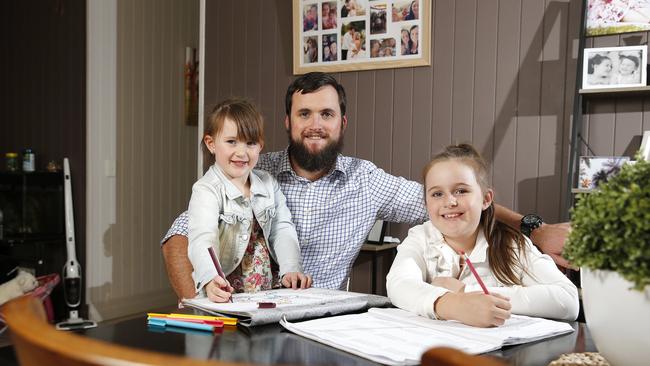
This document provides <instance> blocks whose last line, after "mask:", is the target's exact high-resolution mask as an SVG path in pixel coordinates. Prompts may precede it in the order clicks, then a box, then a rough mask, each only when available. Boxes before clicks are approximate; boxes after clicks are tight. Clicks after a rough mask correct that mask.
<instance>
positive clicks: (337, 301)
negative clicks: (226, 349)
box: [183, 288, 390, 326]
mask: <svg viewBox="0 0 650 366" xmlns="http://www.w3.org/2000/svg"><path fill="white" fill-rule="evenodd" d="M232 300H233V302H231V303H229V302H227V303H215V302H212V301H210V300H209V299H208V298H207V297H196V298H193V299H183V305H187V306H189V307H193V308H196V309H199V310H202V311H205V312H207V313H210V314H216V315H224V316H236V317H237V318H239V324H241V325H244V326H254V325H261V324H269V323H277V322H279V321H280V319H282V318H286V319H287V320H289V321H299V320H304V319H311V318H317V317H323V316H332V315H338V314H345V313H351V312H355V311H363V310H366V309H368V308H371V307H381V306H389V305H390V301H389V300H388V298H387V297H385V296H378V295H368V294H361V293H356V292H347V291H339V290H328V289H320V288H308V289H300V290H292V289H287V288H284V289H277V290H268V291H259V292H254V293H239V294H233V295H232ZM260 304H262V305H261V306H260ZM269 304H272V307H269Z"/></svg>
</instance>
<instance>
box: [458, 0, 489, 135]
mask: <svg viewBox="0 0 650 366" xmlns="http://www.w3.org/2000/svg"><path fill="white" fill-rule="evenodd" d="M454 3H455V9H454V18H455V22H454V43H455V44H462V45H464V46H463V47H454V48H453V53H452V55H453V62H452V69H451V74H452V75H453V89H452V90H453V95H452V102H451V103H452V107H451V110H452V112H451V142H452V143H462V142H468V141H472V124H473V122H472V114H473V111H474V80H475V67H474V64H475V63H476V62H481V58H482V56H483V55H476V54H475V49H476V17H477V16H476V7H477V4H476V0H473V1H456V2H454ZM477 57H478V61H477Z"/></svg>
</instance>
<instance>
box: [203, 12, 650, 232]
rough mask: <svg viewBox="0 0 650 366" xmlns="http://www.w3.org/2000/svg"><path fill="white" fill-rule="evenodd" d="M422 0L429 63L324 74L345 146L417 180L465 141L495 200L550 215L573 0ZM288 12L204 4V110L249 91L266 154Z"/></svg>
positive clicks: (563, 120) (282, 86)
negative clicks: (337, 85)
mask: <svg viewBox="0 0 650 366" xmlns="http://www.w3.org/2000/svg"><path fill="white" fill-rule="evenodd" d="M432 3H433V5H432V14H433V15H432V19H433V25H432V29H433V31H432V33H433V34H432V36H431V47H432V65H431V66H429V67H418V68H407V69H393V70H379V71H361V72H346V73H339V74H336V77H337V78H339V79H340V81H341V82H342V83H343V85H344V86H345V88H346V90H347V93H348V104H349V108H348V117H349V121H350V123H349V127H348V130H347V132H346V137H345V138H346V140H345V143H346V146H345V153H346V154H349V155H353V156H357V157H361V158H365V159H369V160H372V161H374V162H375V163H377V165H379V166H380V167H382V168H384V169H385V170H387V171H390V172H392V173H394V174H397V175H403V176H406V177H410V178H412V179H419V176H420V170H421V168H422V167H423V166H424V164H425V163H426V162H427V160H428V158H429V157H430V156H431V154H432V153H435V152H437V151H439V150H440V149H441V148H442V147H444V146H445V145H447V144H450V143H456V142H464V141H471V142H472V143H473V144H474V145H476V146H477V147H478V148H479V149H480V151H482V152H483V154H484V156H485V158H486V159H487V160H488V161H489V162H490V163H491V164H492V171H491V174H492V178H491V179H492V182H493V185H494V186H495V188H496V199H497V202H499V203H501V204H503V205H505V206H507V207H511V208H515V209H516V210H518V211H520V212H524V213H527V212H533V211H534V212H538V213H539V214H541V215H542V216H543V217H544V218H545V219H546V220H547V221H549V222H557V221H559V220H560V219H561V218H562V216H563V214H564V210H563V207H562V206H563V202H564V194H565V193H564V192H565V191H566V184H567V183H566V175H567V162H568V145H569V138H570V134H569V131H570V130H569V128H570V120H571V113H572V101H573V93H574V85H575V79H576V77H575V75H576V74H575V68H576V56H577V44H578V42H577V38H578V28H579V26H580V14H581V13H580V12H581V9H580V8H581V3H582V1H581V0H546V1H544V0H500V1H499V0H463V1H452V0H438V1H436V0H433V1H432ZM291 10H292V9H291V1H286V0H274V1H254V0H247V1H233V0H230V1H224V0H220V1H213V0H208V1H207V9H206V13H207V17H206V44H207V46H206V63H205V64H206V71H205V76H206V83H205V91H206V94H205V103H206V111H207V110H209V108H210V107H211V106H212V105H213V104H214V103H216V102H217V101H219V100H221V99H223V98H225V97H227V96H230V95H239V96H247V97H249V98H252V99H253V100H254V101H255V102H257V103H258V104H259V105H260V107H261V109H262V111H263V113H264V115H265V117H266V121H267V125H266V128H267V131H268V136H267V139H268V142H269V143H268V145H267V148H268V149H269V150H275V149H281V148H284V146H285V144H286V135H285V132H284V130H283V126H282V121H283V119H284V109H283V98H284V91H285V90H286V87H287V85H288V84H289V83H290V81H291V80H292V79H293V76H292V75H291V70H292V66H291V60H292V57H291V33H292V29H291ZM241 14H246V16H241ZM616 38H618V37H616ZM626 103H628V102H626ZM637 104H638V103H637ZM625 105H627V104H625ZM638 107H639V106H638V105H636V106H635V107H630V108H632V109H634V108H637V109H638ZM637 114H638V115H639V116H640V115H641V113H637ZM614 115H617V113H616V112H614V111H610V110H609V109H608V111H607V115H606V118H607V122H606V123H601V124H607V125H608V126H609V127H608V128H609V130H608V131H610V132H611V130H613V129H614V128H615V127H614V126H617V127H619V126H618V124H617V123H616V118H619V117H614ZM592 120H593V119H592ZM633 130H634V131H632V132H634V133H636V134H640V131H641V130H640V125H639V124H638V123H637V124H636V125H635V127H634V128H633ZM608 131H604V132H602V133H601V134H605V135H607V134H609V133H610V132H608ZM589 133H590V134H591V136H593V139H596V140H598V144H599V145H600V143H601V142H600V140H608V141H607V142H605V146H603V147H602V149H600V150H599V151H602V153H613V152H615V151H614V149H612V147H613V145H614V142H613V141H610V138H609V137H607V138H596V136H600V134H597V133H595V132H593V131H592V129H591V128H590V129H589ZM629 134H630V133H627V134H626V135H625V136H624V137H621V138H620V139H621V140H622V141H621V142H620V144H625V141H623V140H626V139H628V137H629ZM608 136H609V135H608ZM593 139H592V140H593ZM616 152H618V151H616ZM398 231H399V233H400V234H401V235H403V234H404V228H403V227H402V228H399V229H398Z"/></svg>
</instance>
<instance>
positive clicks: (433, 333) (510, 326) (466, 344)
mask: <svg viewBox="0 0 650 366" xmlns="http://www.w3.org/2000/svg"><path fill="white" fill-rule="evenodd" d="M280 324H281V325H282V326H283V327H285V328H286V329H288V330H289V331H291V332H293V333H296V334H298V335H301V336H303V337H306V338H309V339H313V340H315V341H318V342H321V343H324V344H327V345H329V346H332V347H335V348H339V349H341V350H344V351H347V352H349V353H352V354H355V355H357V356H360V357H364V358H367V359H369V360H372V361H375V362H379V363H383V364H386V365H417V364H419V363H420V358H421V357H422V354H423V353H424V352H425V351H426V350H428V349H429V348H432V347H453V348H457V349H460V350H462V351H464V352H467V353H470V354H479V353H485V352H490V351H494V350H497V349H499V348H501V347H503V346H507V345H514V344H521V343H527V342H533V341H536V340H539V339H544V338H549V337H553V336H556V335H560V334H565V333H570V332H572V331H573V328H572V327H571V326H570V325H569V324H568V323H563V322H557V321H553V320H548V319H542V318H531V317H526V316H520V315H513V316H512V317H511V318H510V319H508V320H507V321H506V323H505V324H504V325H502V326H500V327H494V328H477V327H471V326H468V325H464V324H461V323H458V322H453V321H441V320H432V319H428V318H424V317H420V316H417V315H415V314H412V313H409V312H407V311H404V310H401V309H395V308H388V309H378V308H372V309H370V310H368V312H365V313H361V314H350V315H341V316H335V317H330V318H322V319H315V320H309V321H305V322H300V323H291V322H290V321H288V319H283V320H282V321H280Z"/></svg>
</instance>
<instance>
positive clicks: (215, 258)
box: [208, 247, 232, 302]
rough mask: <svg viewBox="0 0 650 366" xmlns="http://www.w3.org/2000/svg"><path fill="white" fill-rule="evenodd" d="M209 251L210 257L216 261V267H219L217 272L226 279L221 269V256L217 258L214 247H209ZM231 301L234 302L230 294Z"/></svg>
mask: <svg viewBox="0 0 650 366" xmlns="http://www.w3.org/2000/svg"><path fill="white" fill-rule="evenodd" d="M208 252H209V253H210V258H212V263H214V268H216V269H217V274H218V275H219V276H220V277H221V278H223V279H224V281H227V280H226V275H225V274H224V273H223V269H221V265H220V264H219V258H217V255H216V254H214V249H212V247H208ZM230 302H232V296H230Z"/></svg>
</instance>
